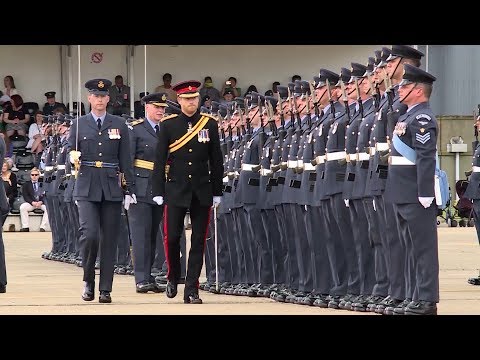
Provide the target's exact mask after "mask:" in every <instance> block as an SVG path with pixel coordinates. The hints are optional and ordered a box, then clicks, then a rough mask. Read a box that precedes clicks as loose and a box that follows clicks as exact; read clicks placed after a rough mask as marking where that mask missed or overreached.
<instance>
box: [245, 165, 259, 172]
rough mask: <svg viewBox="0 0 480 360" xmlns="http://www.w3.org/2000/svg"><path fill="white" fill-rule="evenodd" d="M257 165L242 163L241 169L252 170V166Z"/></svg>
mask: <svg viewBox="0 0 480 360" xmlns="http://www.w3.org/2000/svg"><path fill="white" fill-rule="evenodd" d="M255 166H258V164H242V170H244V171H253V168H254V167H255Z"/></svg>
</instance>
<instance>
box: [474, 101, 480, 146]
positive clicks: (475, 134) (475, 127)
mask: <svg viewBox="0 0 480 360" xmlns="http://www.w3.org/2000/svg"><path fill="white" fill-rule="evenodd" d="M477 106H478V114H477V113H476V112H475V110H473V128H474V129H475V130H474V136H475V141H476V142H477V144H478V128H477V126H476V125H475V123H476V122H477V116H479V115H480V104H478V105H477Z"/></svg>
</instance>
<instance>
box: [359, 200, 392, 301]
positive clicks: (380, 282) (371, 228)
mask: <svg viewBox="0 0 480 360" xmlns="http://www.w3.org/2000/svg"><path fill="white" fill-rule="evenodd" d="M380 199H381V198H380ZM374 201H375V205H374ZM363 206H364V207H365V214H366V215H367V220H368V235H369V237H370V243H371V244H372V245H373V247H374V248H373V249H374V257H375V286H374V287H373V290H372V295H377V296H383V297H386V296H387V295H388V289H389V286H390V282H389V281H388V268H387V262H386V251H387V249H386V248H385V244H384V241H385V242H386V236H383V234H382V232H384V231H386V230H385V217H384V213H383V211H382V212H381V213H380V209H379V207H378V204H377V200H376V198H375V200H374V199H373V198H371V197H368V198H364V199H363ZM382 206H383V205H382ZM382 209H383V207H382ZM384 239H385V240H384Z"/></svg>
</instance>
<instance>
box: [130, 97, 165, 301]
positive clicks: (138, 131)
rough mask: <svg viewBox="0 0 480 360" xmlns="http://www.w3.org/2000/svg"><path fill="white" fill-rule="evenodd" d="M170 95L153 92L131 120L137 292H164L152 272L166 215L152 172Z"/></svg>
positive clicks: (133, 223)
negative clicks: (158, 201) (155, 198)
mask: <svg viewBox="0 0 480 360" xmlns="http://www.w3.org/2000/svg"><path fill="white" fill-rule="evenodd" d="M166 100H167V95H166V94H165V93H154V94H150V95H147V96H144V97H143V98H142V100H141V101H142V104H143V105H144V106H145V108H146V110H145V112H146V114H145V115H146V116H145V118H144V119H139V120H135V121H133V122H131V123H130V126H129V129H130V137H129V138H130V154H131V157H132V161H133V166H134V169H133V170H134V171H133V173H134V176H135V188H136V194H135V195H136V197H137V203H136V204H132V205H131V206H130V208H129V209H128V210H127V211H128V220H129V225H130V236H131V239H132V245H133V256H134V262H133V264H134V269H135V284H136V292H138V293H146V292H148V291H152V292H161V291H164V290H165V288H164V287H161V286H160V285H157V284H156V283H155V279H154V278H153V277H152V275H151V271H152V266H153V262H154V260H155V252H156V242H157V235H158V232H159V227H160V221H161V218H162V216H163V205H157V204H156V203H155V202H154V201H153V200H152V199H153V196H152V174H153V167H154V161H155V156H156V153H155V151H156V149H157V145H158V132H159V131H160V121H161V119H162V118H163V117H164V114H165V108H166V107H167V106H168V105H167V103H166Z"/></svg>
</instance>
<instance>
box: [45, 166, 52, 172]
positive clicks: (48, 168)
mask: <svg viewBox="0 0 480 360" xmlns="http://www.w3.org/2000/svg"><path fill="white" fill-rule="evenodd" d="M52 170H53V166H45V171H52Z"/></svg>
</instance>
